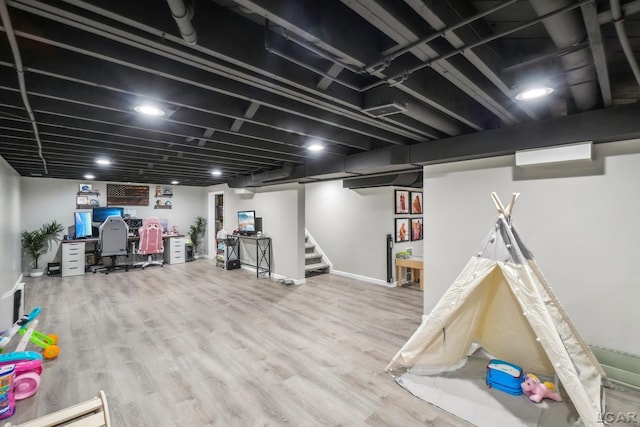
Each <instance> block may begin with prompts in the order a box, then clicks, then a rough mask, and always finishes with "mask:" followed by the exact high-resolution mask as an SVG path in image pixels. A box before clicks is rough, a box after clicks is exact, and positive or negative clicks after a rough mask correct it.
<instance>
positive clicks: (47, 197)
mask: <svg viewBox="0 0 640 427" xmlns="http://www.w3.org/2000/svg"><path fill="white" fill-rule="evenodd" d="M84 182H85V181H83V182H82V183H84ZM21 184H22V214H23V215H22V225H21V229H23V230H34V229H36V228H39V227H40V226H41V225H42V224H44V223H47V222H51V221H53V220H56V221H58V222H59V223H60V224H62V225H63V226H65V227H67V226H71V225H73V213H74V212H75V211H76V194H77V192H78V190H79V188H80V187H79V185H80V184H81V182H79V181H75V180H66V179H51V178H29V177H23V178H21ZM91 184H92V185H93V190H98V191H99V192H100V197H99V199H100V206H106V201H107V198H106V191H107V185H106V184H107V183H106V182H101V181H92V182H91ZM132 184H133V183H132ZM137 185H146V184H137ZM163 186H165V187H166V186H167V185H164V184H163ZM149 187H150V190H149V206H130V207H126V208H130V209H134V210H135V213H136V217H138V218H146V217H149V216H157V217H159V218H166V219H168V220H169V227H172V226H174V225H175V226H177V227H178V231H179V232H181V233H186V232H188V231H189V227H190V226H191V225H192V224H193V223H194V221H195V219H196V217H197V216H203V217H205V218H206V216H207V192H206V190H205V188H203V187H187V186H180V185H173V186H169V187H171V188H172V189H173V197H172V198H171V199H168V200H171V204H172V208H171V209H154V208H153V206H154V205H155V201H156V198H155V187H156V186H155V185H153V184H150V185H149ZM163 200H166V199H163ZM205 241H206V239H205ZM202 248H204V246H202V247H201V251H202ZM54 259H60V254H59V251H58V245H54V247H53V248H52V250H51V251H50V252H48V253H47V254H45V255H44V256H42V258H41V260H40V263H41V266H46V263H47V262H51V261H52V260H54ZM23 268H24V269H26V268H27V265H24V266H23Z"/></svg>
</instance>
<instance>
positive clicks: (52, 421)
mask: <svg viewBox="0 0 640 427" xmlns="http://www.w3.org/2000/svg"><path fill="white" fill-rule="evenodd" d="M61 425H64V426H65V427H111V422H110V421H109V407H108V406H107V397H106V396H105V394H104V392H103V391H102V390H100V392H99V394H98V396H96V397H94V398H93V399H90V400H87V401H86V402H82V403H78V404H77V405H73V406H69V407H68V408H64V409H61V410H59V411H56V412H53V413H51V414H48V415H44V416H42V417H40V418H36V419H35V420H32V421H27V422H24V423H22V424H11V423H6V424H5V425H4V427H55V426H61Z"/></svg>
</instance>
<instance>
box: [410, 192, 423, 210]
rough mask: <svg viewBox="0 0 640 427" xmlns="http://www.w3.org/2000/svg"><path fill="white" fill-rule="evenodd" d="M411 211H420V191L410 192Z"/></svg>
mask: <svg viewBox="0 0 640 427" xmlns="http://www.w3.org/2000/svg"><path fill="white" fill-rule="evenodd" d="M411 213H412V214H421V213H422V192H417V191H412V192H411Z"/></svg>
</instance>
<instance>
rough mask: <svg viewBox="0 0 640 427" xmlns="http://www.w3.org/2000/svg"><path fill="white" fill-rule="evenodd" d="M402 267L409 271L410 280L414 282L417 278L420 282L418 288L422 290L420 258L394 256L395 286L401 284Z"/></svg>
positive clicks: (422, 279) (422, 265) (422, 275)
mask: <svg viewBox="0 0 640 427" xmlns="http://www.w3.org/2000/svg"><path fill="white" fill-rule="evenodd" d="M403 268H406V269H408V270H409V271H410V272H411V281H412V282H414V283H415V282H416V279H418V281H419V282H420V290H421V291H424V264H423V261H422V258H396V270H397V274H396V278H397V279H398V281H397V286H402V269H403ZM416 273H417V274H416ZM416 276H417V277H416Z"/></svg>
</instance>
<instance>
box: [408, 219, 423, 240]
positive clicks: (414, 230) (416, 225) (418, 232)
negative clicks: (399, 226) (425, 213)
mask: <svg viewBox="0 0 640 427" xmlns="http://www.w3.org/2000/svg"><path fill="white" fill-rule="evenodd" d="M423 229H424V227H423V224H422V218H411V240H412V241H415V240H422V238H423V234H422V233H423Z"/></svg>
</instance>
